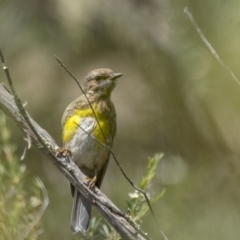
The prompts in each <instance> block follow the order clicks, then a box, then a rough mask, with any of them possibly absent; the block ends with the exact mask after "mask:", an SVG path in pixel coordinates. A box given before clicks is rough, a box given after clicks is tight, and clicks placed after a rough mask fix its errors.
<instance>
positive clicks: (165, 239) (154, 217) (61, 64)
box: [54, 55, 167, 240]
mask: <svg viewBox="0 0 240 240" xmlns="http://www.w3.org/2000/svg"><path fill="white" fill-rule="evenodd" d="M54 57H55V58H56V60H57V61H58V63H59V64H60V66H61V67H63V68H64V70H65V71H66V72H67V73H68V74H69V75H70V77H72V78H73V79H74V81H75V82H76V83H77V85H78V87H79V88H80V90H81V91H82V93H83V94H84V95H85V97H86V99H87V101H88V104H89V106H90V108H91V110H92V112H93V114H94V117H95V119H96V121H97V124H98V126H99V128H100V129H101V133H102V135H103V137H104V139H105V141H106V142H107V140H106V137H105V135H104V133H103V131H102V128H101V125H100V124H99V121H98V118H97V116H96V113H95V111H94V109H93V107H92V104H91V103H90V101H89V99H88V97H87V95H86V93H85V91H84V90H83V88H82V86H81V85H80V83H79V81H78V80H77V79H76V77H75V76H74V75H73V74H72V73H71V72H70V71H69V70H68V68H67V67H66V66H65V65H64V64H63V62H62V61H61V60H60V59H59V58H58V57H57V56H56V55H54ZM75 124H76V125H77V126H78V127H79V128H81V129H82V130H83V131H84V132H85V133H87V134H88V135H89V136H91V137H92V138H93V139H94V140H96V141H97V142H99V143H100V144H101V145H103V146H104V147H106V148H107V149H108V150H109V151H110V153H111V154H112V156H113V159H114V161H115V162H116V164H117V166H118V168H119V169H120V171H121V173H122V174H123V176H124V177H125V178H126V179H127V181H128V182H129V183H130V185H131V186H132V187H133V188H134V189H135V190H137V191H138V192H140V193H142V194H143V196H144V198H145V200H146V202H147V205H148V207H149V209H150V212H151V214H152V216H153V219H154V221H155V223H156V225H157V227H160V225H159V223H158V221H157V218H156V216H155V214H154V211H153V208H152V206H151V203H150V200H149V198H148V196H147V193H146V192H144V191H143V190H142V189H140V188H138V187H137V186H136V185H135V184H134V183H133V181H132V180H131V179H130V178H129V177H128V176H127V174H126V173H125V172H124V170H123V168H122V167H121V165H120V163H119V161H118V160H117V157H116V155H115V153H114V152H113V150H112V148H111V147H110V146H109V145H106V144H104V143H102V142H101V141H99V140H98V139H97V138H95V137H94V136H93V135H92V134H90V133H89V132H87V131H86V130H85V129H83V128H82V127H81V126H80V125H79V124H77V123H76V122H75ZM160 233H161V235H162V236H163V238H164V240H167V237H166V236H165V234H164V232H163V231H162V230H160Z"/></svg>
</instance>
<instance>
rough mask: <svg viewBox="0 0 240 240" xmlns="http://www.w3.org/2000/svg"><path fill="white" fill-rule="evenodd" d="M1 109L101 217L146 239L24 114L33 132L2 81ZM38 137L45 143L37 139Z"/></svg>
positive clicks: (132, 235)
mask: <svg viewBox="0 0 240 240" xmlns="http://www.w3.org/2000/svg"><path fill="white" fill-rule="evenodd" d="M0 108H1V109H2V110H3V111H4V112H5V113H6V114H7V115H8V116H9V117H10V118H11V119H13V120H14V121H15V122H16V124H17V126H18V127H19V128H20V129H21V130H22V131H23V133H24V134H25V135H26V138H30V139H31V141H32V143H33V144H34V145H36V146H37V147H38V149H39V150H40V151H41V152H42V153H43V154H44V155H46V156H47V157H48V159H50V160H51V161H52V162H53V163H54V164H55V165H56V166H57V168H58V169H59V170H60V172H61V173H62V174H63V175H64V176H65V177H66V178H67V179H68V180H69V182H71V183H72V184H73V185H74V186H75V187H76V188H77V189H78V190H79V191H80V192H81V194H83V195H84V196H85V197H86V198H88V199H89V201H90V202H91V203H92V204H93V205H95V207H96V208H97V209H98V211H99V212H100V213H101V214H102V215H103V217H104V218H105V219H106V220H107V221H108V222H109V223H110V224H111V225H112V226H113V227H114V229H115V230H116V231H117V232H118V233H119V234H120V235H121V237H122V238H123V239H141V240H143V239H149V238H148V237H147V236H146V235H145V234H144V233H143V232H142V231H141V230H140V229H138V227H137V226H136V225H135V224H134V223H133V222H131V220H130V219H129V217H128V216H126V215H125V214H123V213H122V212H121V211H120V210H119V209H118V208H117V207H116V206H115V205H114V204H113V203H112V202H111V201H110V200H109V199H108V198H107V197H106V196H105V195H104V194H103V193H102V192H101V191H100V190H99V189H98V188H96V187H94V189H93V190H92V191H91V190H89V188H88V187H87V186H86V185H85V184H84V179H85V178H86V176H84V175H83V174H82V173H81V171H80V170H79V168H78V167H77V166H76V165H75V164H74V162H73V161H72V160H71V157H69V156H67V155H57V153H58V151H57V150H58V148H59V147H58V146H57V144H56V142H55V141H54V139H53V138H52V137H51V136H50V135H49V134H48V133H47V132H46V131H45V130H44V129H42V128H41V127H40V126H39V125H38V124H37V123H36V122H35V121H34V120H33V119H32V117H31V116H30V114H29V113H27V116H28V118H29V120H30V123H31V125H32V127H34V129H35V131H36V133H37V134H38V136H36V134H35V133H34V132H33V131H32V128H31V127H30V126H29V124H28V123H27V122H26V120H25V118H24V117H23V116H22V114H21V113H20V111H19V110H18V107H17V106H16V103H15V101H14V97H13V96H12V95H11V94H10V93H9V92H8V91H7V89H6V88H5V87H4V85H3V84H0ZM39 136H40V137H41V139H42V141H43V142H44V145H43V144H42V143H41V142H42V141H39Z"/></svg>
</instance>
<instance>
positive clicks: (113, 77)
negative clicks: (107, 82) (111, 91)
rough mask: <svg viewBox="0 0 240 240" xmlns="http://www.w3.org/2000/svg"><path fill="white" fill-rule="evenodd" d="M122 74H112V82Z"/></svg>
mask: <svg viewBox="0 0 240 240" xmlns="http://www.w3.org/2000/svg"><path fill="white" fill-rule="evenodd" d="M122 75H123V74H122V73H114V75H113V76H112V77H111V79H112V80H115V79H117V78H120V77H121V76H122Z"/></svg>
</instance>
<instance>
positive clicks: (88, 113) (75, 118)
mask: <svg viewBox="0 0 240 240" xmlns="http://www.w3.org/2000/svg"><path fill="white" fill-rule="evenodd" d="M93 109H94V112H95V114H96V117H97V119H98V122H99V125H100V126H101V129H102V131H103V134H104V136H105V137H106V138H108V137H109V134H110V126H109V122H108V121H107V119H106V118H104V117H103V115H102V114H101V113H100V112H99V111H97V108H96V106H94V105H93ZM86 117H93V118H95V117H94V114H93V112H92V109H91V108H87V109H78V110H76V111H75V112H74V114H73V115H72V116H71V117H69V118H68V119H67V121H66V123H65V125H64V127H63V135H62V138H63V142H64V143H65V144H66V143H68V142H69V141H70V140H71V139H72V137H73V136H74V134H75V133H76V131H77V129H78V128H79V126H80V124H81V119H82V118H86ZM99 125H98V124H96V125H95V128H94V130H93V132H92V133H91V134H92V135H93V136H94V137H95V138H97V139H98V140H99V141H101V142H102V143H105V144H106V141H105V138H104V137H103V135H102V132H101V129H100V127H99Z"/></svg>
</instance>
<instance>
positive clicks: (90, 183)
mask: <svg viewBox="0 0 240 240" xmlns="http://www.w3.org/2000/svg"><path fill="white" fill-rule="evenodd" d="M85 180H86V181H87V182H88V187H89V189H92V188H93V187H94V186H95V184H96V182H97V169H96V168H95V175H94V177H93V178H86V179H85Z"/></svg>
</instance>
